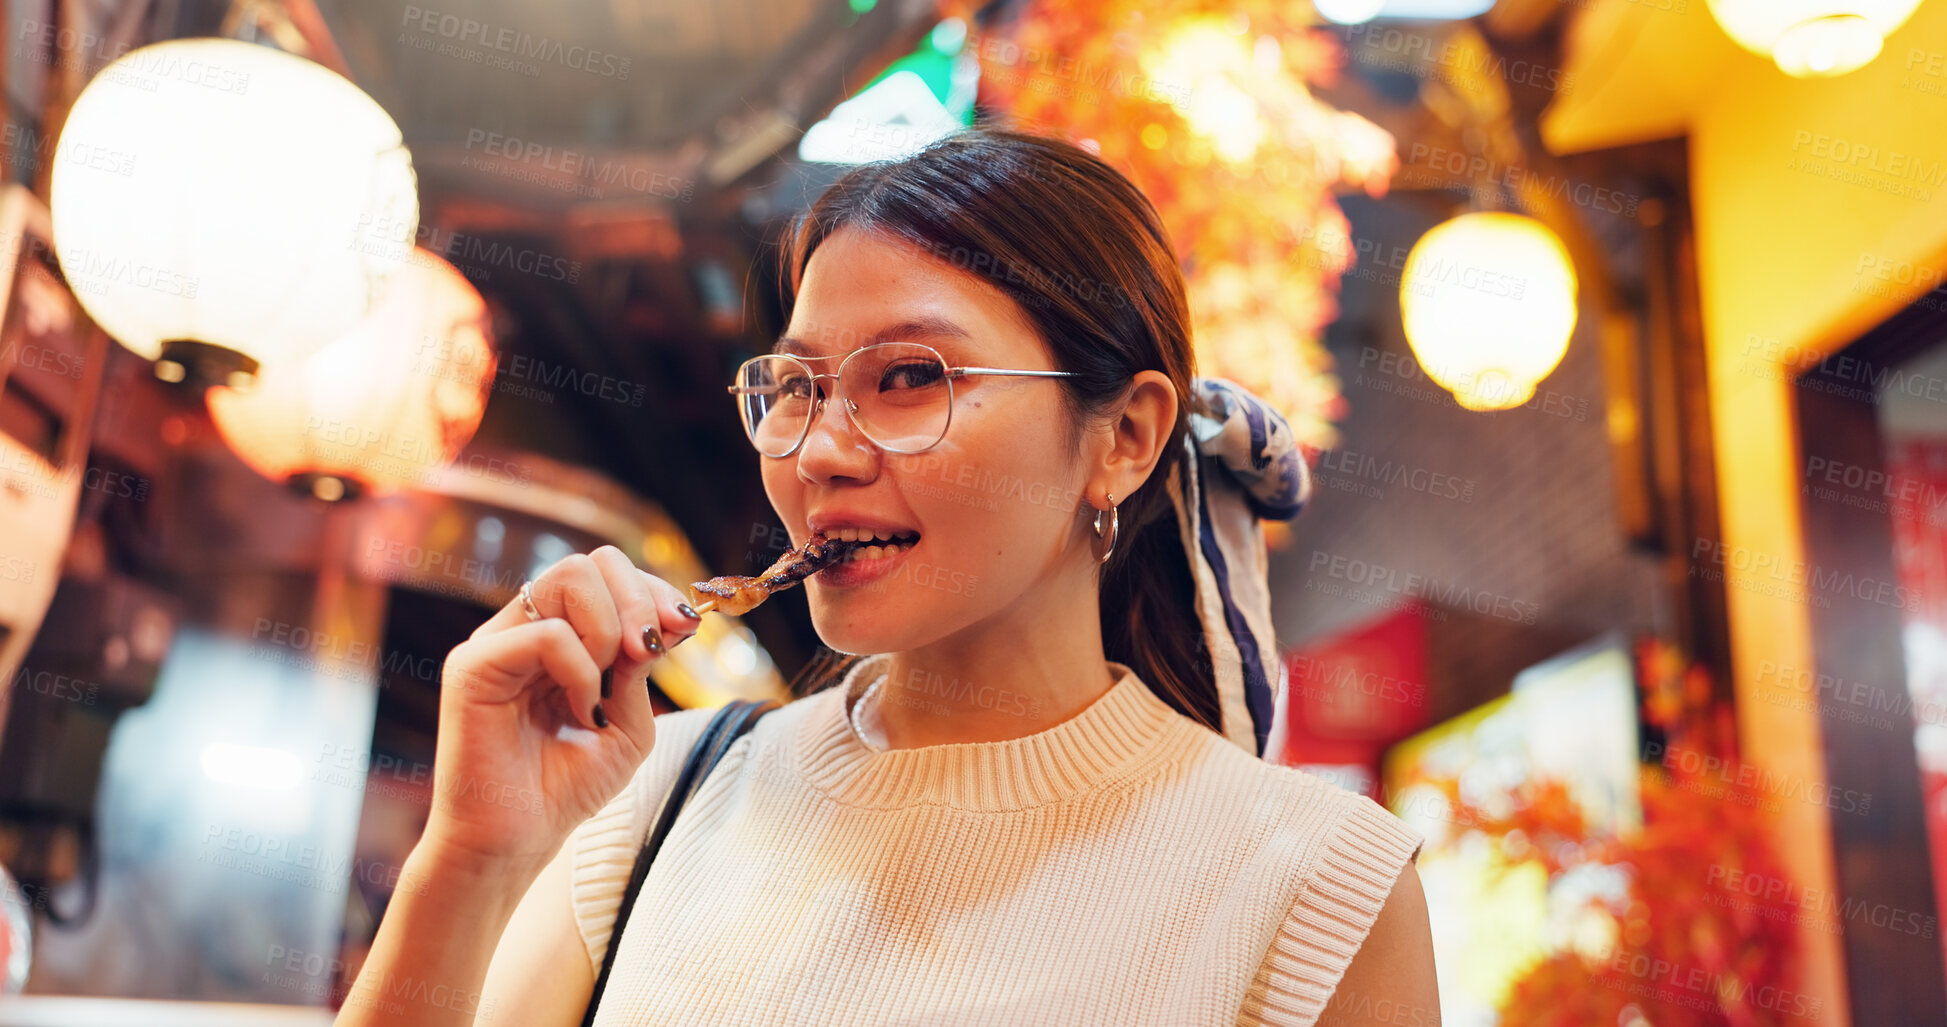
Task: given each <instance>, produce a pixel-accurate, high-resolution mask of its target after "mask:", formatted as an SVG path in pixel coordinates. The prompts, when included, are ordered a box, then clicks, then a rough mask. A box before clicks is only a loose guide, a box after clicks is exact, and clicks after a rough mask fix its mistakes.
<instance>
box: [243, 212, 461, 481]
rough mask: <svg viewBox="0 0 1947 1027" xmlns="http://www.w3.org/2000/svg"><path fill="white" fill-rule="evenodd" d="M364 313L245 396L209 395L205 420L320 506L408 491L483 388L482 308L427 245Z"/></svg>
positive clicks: (272, 367)
mask: <svg viewBox="0 0 1947 1027" xmlns="http://www.w3.org/2000/svg"><path fill="white" fill-rule="evenodd" d="M386 285H387V288H386V291H385V294H384V295H383V296H381V297H380V298H379V301H378V303H377V304H376V305H375V306H374V307H373V308H372V311H371V313H370V315H368V316H367V317H366V318H365V319H364V320H363V321H361V322H359V323H358V324H357V325H356V326H355V327H354V328H353V329H352V330H351V331H350V332H349V333H348V334H346V335H345V336H344V337H343V338H340V339H339V340H338V341H337V342H334V343H332V344H331V345H329V346H326V347H325V348H324V349H321V350H319V351H317V352H316V353H313V354H311V355H310V356H308V357H305V358H303V359H299V360H289V361H284V362H280V363H276V364H269V365H266V366H265V367H264V369H263V371H262V373H260V374H259V375H257V377H256V379H255V381H254V382H253V383H252V384H251V385H250V386H249V387H248V388H243V389H237V388H229V387H223V386H219V387H216V388H213V389H210V390H209V393H208V402H209V408H210V419H211V420H213V421H214V422H215V423H216V428H217V431H218V432H219V433H221V434H222V436H223V439H224V441H225V442H227V443H229V445H230V448H231V449H232V450H235V451H236V454H237V455H238V456H239V457H241V458H242V459H243V462H244V463H247V464H249V465H250V466H251V467H252V468H253V469H255V470H256V471H257V472H258V473H259V474H262V475H263V476H265V477H267V478H270V479H271V480H273V481H282V482H288V483H290V484H292V485H294V486H297V487H300V488H303V489H306V490H308V491H310V492H311V493H312V494H314V495H316V496H318V497H319V498H320V499H327V500H335V499H341V498H344V497H345V496H348V495H351V494H354V493H355V492H357V491H359V489H360V487H364V488H369V489H372V490H374V491H390V490H394V489H398V488H403V487H407V486H411V485H414V484H416V483H418V482H420V481H422V480H424V478H425V477H426V474H427V472H428V471H430V470H432V469H434V468H436V467H440V466H443V465H444V464H445V463H447V462H448V461H449V460H451V459H452V458H453V456H454V454H456V453H458V452H459V451H460V449H461V447H463V446H465V445H466V443H467V441H468V440H469V439H471V438H472V437H473V431H474V429H475V428H478V427H479V426H480V418H481V415H482V414H484V413H485V412H486V408H487V396H488V394H489V393H490V392H491V391H492V388H493V378H494V369H495V363H496V361H495V357H494V351H493V340H492V334H491V333H492V327H491V321H490V317H489V314H488V311H487V305H486V302H485V301H484V300H482V299H481V298H480V294H479V292H477V291H475V290H474V288H473V286H472V284H471V283H469V282H468V281H467V280H466V278H465V277H464V276H463V275H461V274H460V273H459V272H458V271H456V270H454V268H453V266H452V265H451V264H448V263H447V262H446V261H444V260H441V259H440V258H439V257H437V256H435V255H434V254H432V253H429V252H427V251H425V250H414V251H412V257H411V259H410V261H409V262H408V263H407V264H406V265H405V267H403V268H401V269H400V270H399V271H398V272H397V273H395V274H393V275H392V276H391V278H389V279H388V280H387V283H386Z"/></svg>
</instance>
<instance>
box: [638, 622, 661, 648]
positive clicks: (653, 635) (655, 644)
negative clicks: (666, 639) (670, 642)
mask: <svg viewBox="0 0 1947 1027" xmlns="http://www.w3.org/2000/svg"><path fill="white" fill-rule="evenodd" d="M642 646H643V648H645V649H647V650H649V655H651V656H661V655H662V654H663V633H662V632H661V631H658V630H657V629H656V626H655V625H654V624H648V625H644V626H643V629H642Z"/></svg>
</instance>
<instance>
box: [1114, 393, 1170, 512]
mask: <svg viewBox="0 0 1947 1027" xmlns="http://www.w3.org/2000/svg"><path fill="white" fill-rule="evenodd" d="M1176 409H1177V402H1176V386H1175V385H1174V384H1173V383H1172V382H1171V381H1170V379H1169V376H1168V375H1166V374H1164V373H1163V372H1161V371H1155V370H1149V371H1138V372H1137V373H1136V376H1135V378H1134V379H1133V380H1132V381H1131V382H1130V384H1129V388H1128V394H1127V397H1126V398H1125V399H1124V400H1123V402H1122V410H1121V412H1120V413H1119V414H1117V415H1116V416H1115V419H1114V421H1113V422H1112V423H1111V427H1110V433H1109V447H1108V450H1107V451H1106V452H1104V453H1103V454H1102V456H1101V461H1102V462H1101V465H1100V466H1099V468H1098V469H1097V472H1096V474H1097V480H1099V481H1102V482H1105V483H1106V485H1105V490H1106V491H1109V492H1113V493H1115V494H1116V495H1117V496H1120V497H1122V498H1123V499H1127V498H1128V497H1130V496H1132V495H1135V493H1136V490H1137V489H1139V488H1141V487H1142V485H1143V483H1144V482H1146V481H1148V480H1149V475H1150V472H1151V471H1153V470H1155V468H1156V464H1157V462H1158V461H1160V460H1161V459H1162V458H1163V447H1164V446H1166V445H1168V444H1169V441H1170V434H1171V432H1172V431H1173V430H1174V429H1175V428H1176Z"/></svg>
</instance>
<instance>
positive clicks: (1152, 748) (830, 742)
mask: <svg viewBox="0 0 1947 1027" xmlns="http://www.w3.org/2000/svg"><path fill="white" fill-rule="evenodd" d="M888 659H890V654H887V653H879V654H876V655H872V656H868V657H865V658H863V659H861V660H858V661H856V662H855V663H854V664H853V665H852V667H851V668H850V669H849V670H848V671H847V672H846V674H845V678H844V680H843V681H841V682H840V683H839V684H838V685H836V686H834V687H832V688H828V689H826V690H825V691H823V692H822V693H820V694H818V695H816V696H813V697H812V699H811V700H810V701H808V702H807V705H809V706H812V707H813V708H812V709H808V710H806V711H805V712H806V716H805V718H804V721H803V727H802V728H801V730H800V731H799V736H798V739H797V759H798V765H799V771H800V773H802V774H803V775H804V777H805V779H806V780H807V781H809V782H810V783H811V784H812V785H813V786H814V787H816V788H818V789H820V790H821V791H823V792H825V793H826V794H828V795H830V796H831V797H832V798H834V799H836V800H838V801H839V802H842V803H845V804H847V805H851V806H867V807H875V808H893V807H899V806H911V805H919V804H931V805H944V806H951V807H953V808H956V809H967V810H990V811H1000V810H1011V809H1025V808H1027V807H1031V806H1040V805H1044V804H1047V803H1050V802H1057V801H1059V800H1062V799H1065V798H1069V797H1071V796H1075V795H1079V794H1081V793H1083V792H1086V791H1089V790H1090V789H1092V788H1094V787H1096V786H1098V785H1101V784H1104V783H1107V782H1110V781H1114V780H1118V779H1121V778H1123V777H1126V776H1128V775H1129V774H1131V773H1133V772H1137V771H1139V770H1140V769H1141V767H1142V766H1144V765H1146V764H1148V763H1150V762H1153V761H1155V760H1159V759H1164V758H1167V757H1168V756H1169V755H1171V751H1172V750H1173V749H1174V748H1175V747H1177V746H1179V745H1181V744H1183V741H1184V739H1185V733H1184V732H1181V731H1176V730H1173V729H1175V728H1178V727H1190V728H1195V729H1197V730H1201V728H1197V726H1196V725H1195V724H1194V723H1193V722H1191V721H1190V720H1188V719H1187V718H1185V717H1183V716H1182V715H1180V714H1178V713H1177V712H1176V711H1175V710H1174V709H1171V708H1170V706H1169V705H1168V704H1166V703H1164V702H1163V700H1161V699H1159V698H1157V697H1156V695H1155V693H1153V692H1151V691H1150V690H1149V686H1148V685H1146V684H1144V683H1143V681H1142V679H1141V678H1138V677H1137V676H1136V674H1135V672H1134V671H1132V670H1130V669H1129V668H1128V667H1127V666H1125V665H1123V664H1120V663H1115V662H1113V661H1111V662H1110V663H1109V670H1110V672H1111V673H1113V674H1115V675H1116V683H1115V684H1114V685H1113V686H1111V687H1110V688H1109V690H1108V691H1107V692H1105V693H1103V695H1102V696H1101V697H1100V698H1098V699H1096V700H1095V702H1093V703H1090V704H1089V705H1088V706H1087V707H1086V708H1084V709H1083V710H1082V711H1081V712H1080V713H1077V714H1076V715H1074V716H1073V717H1070V718H1068V719H1067V720H1065V721H1062V722H1061V723H1059V724H1056V725H1055V726H1054V727H1051V728H1048V729H1047V730H1045V731H1038V732H1036V733H1034V734H1031V735H1025V736H1023V737H1020V738H1010V739H1007V740H1005V741H999V742H953V743H948V744H944V745H927V746H921V747H919V748H915V749H893V750H890V751H888V752H875V751H873V750H872V749H870V748H867V747H866V745H865V744H864V743H863V742H861V741H859V738H858V736H857V735H856V734H854V733H853V732H852V727H851V724H850V723H849V722H848V721H847V720H846V710H847V708H848V707H847V703H848V701H849V700H850V699H851V698H853V697H856V696H857V695H858V694H859V693H861V692H863V691H864V690H865V689H866V687H867V686H869V685H870V684H871V683H872V681H873V680H874V679H875V678H877V677H878V676H879V675H880V674H882V673H884V672H885V663H886V661H887V660H888Z"/></svg>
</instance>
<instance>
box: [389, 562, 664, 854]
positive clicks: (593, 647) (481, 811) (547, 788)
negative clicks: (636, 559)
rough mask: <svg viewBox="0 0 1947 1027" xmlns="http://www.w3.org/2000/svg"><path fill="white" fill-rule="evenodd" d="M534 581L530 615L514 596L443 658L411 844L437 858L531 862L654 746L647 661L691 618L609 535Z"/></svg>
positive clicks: (619, 784)
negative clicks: (420, 821)
mask: <svg viewBox="0 0 1947 1027" xmlns="http://www.w3.org/2000/svg"><path fill="white" fill-rule="evenodd" d="M532 592H533V596H534V605H535V607H536V608H537V609H539V611H540V613H541V617H542V619H541V620H538V621H537V620H531V619H529V617H528V615H527V613H526V612H525V610H524V609H523V608H522V605H521V601H520V599H519V597H516V598H515V599H514V600H513V601H511V602H509V603H508V604H507V605H506V606H505V607H503V608H501V609H500V611H499V612H497V613H495V614H494V615H493V617H491V618H490V619H488V620H487V622H486V623H484V624H482V625H481V626H480V627H479V629H478V630H476V631H474V633H473V634H472V636H471V637H469V638H468V639H467V640H466V641H465V642H462V643H460V644H459V645H457V646H455V647H454V648H453V651H452V653H450V654H449V655H448V656H447V658H446V667H445V672H444V674H443V675H442V680H441V683H440V702H439V743H438V751H437V755H436V756H435V758H434V763H433V802H432V813H431V816H430V818H429V819H428V821H427V824H426V831H425V834H424V836H423V837H422V839H421V841H420V846H421V848H422V849H426V848H429V849H430V850H431V851H430V852H429V853H427V855H428V856H429V857H431V858H434V859H436V860H437V861H446V860H456V861H462V862H465V863H469V864H475V865H482V866H490V867H526V868H529V869H532V870H534V871H537V872H538V870H539V869H540V867H541V866H542V865H544V864H545V863H546V862H547V861H548V859H549V858H550V857H551V856H553V855H554V853H555V852H556V851H557V850H558V849H559V848H560V847H561V843H562V842H563V841H564V840H565V839H566V838H567V836H568V834H569V833H570V832H572V831H573V830H574V829H575V828H576V827H577V826H578V825H580V824H581V822H582V821H584V820H586V819H588V817H589V816H591V815H593V814H594V813H595V812H597V811H598V810H600V809H601V808H602V806H604V805H605V804H607V803H608V801H609V800H610V799H612V798H614V797H615V795H616V794H617V793H618V792H620V791H621V790H622V788H623V786H624V785H626V784H627V783H628V781H629V778H630V776H631V775H633V774H634V773H635V770H636V768H637V767H639V766H640V765H641V764H642V761H643V759H644V758H645V757H647V756H648V755H649V750H650V749H651V748H653V747H654V746H655V742H656V725H655V717H654V713H653V711H652V710H651V708H650V705H649V695H648V690H647V688H646V686H645V679H646V677H647V673H648V667H649V665H650V664H651V663H652V662H653V661H654V660H656V659H657V658H659V657H660V656H661V655H662V654H663V653H664V652H665V651H667V649H668V647H669V646H671V645H674V644H676V643H677V642H678V641H681V640H682V639H684V638H687V637H689V636H690V635H691V634H692V633H694V632H695V631H696V628H697V624H698V620H697V619H696V618H695V617H692V616H685V615H684V613H683V610H686V609H687V607H685V606H682V605H681V604H682V603H683V595H682V593H680V592H678V591H677V590H676V588H675V586H673V585H671V584H669V583H668V582H666V581H663V580H662V579H661V578H657V577H655V576H653V575H650V574H647V573H644V572H643V571H641V570H638V569H637V568H636V567H635V565H634V564H633V563H631V562H630V561H629V558H628V557H627V556H624V555H623V554H622V551H621V550H619V549H616V548H615V547H614V546H603V547H602V548H601V549H598V550H596V551H595V552H593V553H591V554H588V555H582V554H579V553H577V554H575V555H573V556H569V557H566V558H564V559H562V560H561V561H560V562H559V563H556V564H555V565H554V566H552V567H550V568H548V569H547V571H546V572H544V573H543V574H542V575H541V576H540V577H539V578H536V579H535V580H534V581H533V584H532ZM604 668H606V671H605V670H604Z"/></svg>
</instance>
